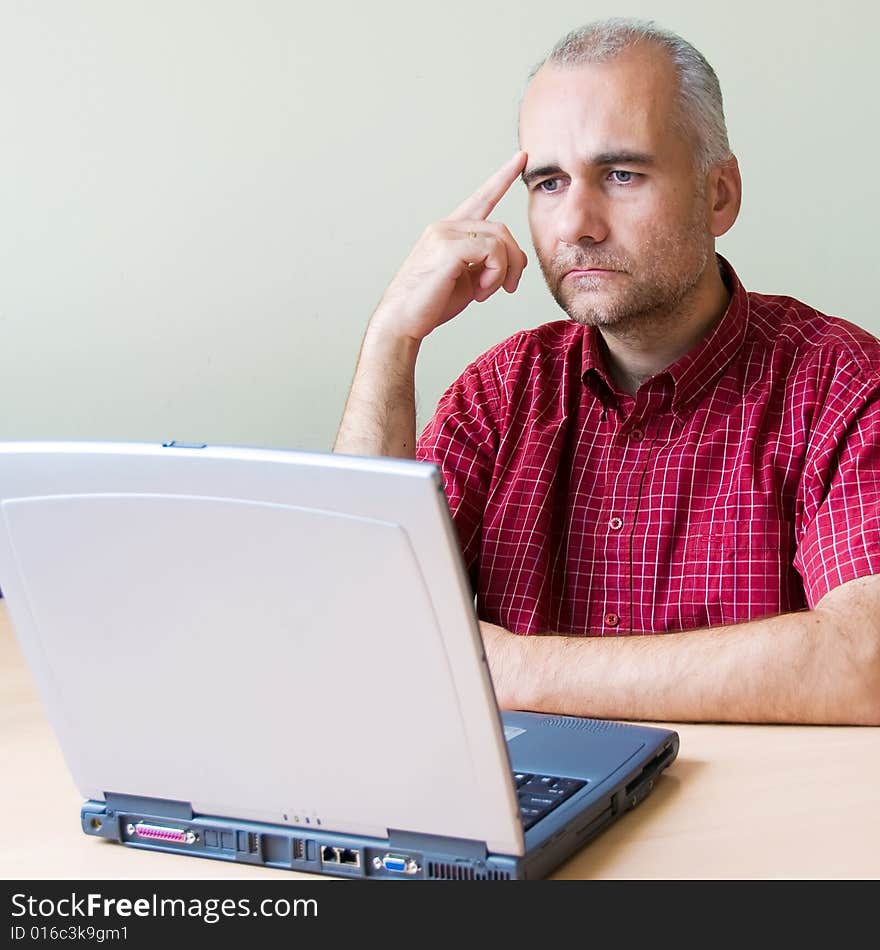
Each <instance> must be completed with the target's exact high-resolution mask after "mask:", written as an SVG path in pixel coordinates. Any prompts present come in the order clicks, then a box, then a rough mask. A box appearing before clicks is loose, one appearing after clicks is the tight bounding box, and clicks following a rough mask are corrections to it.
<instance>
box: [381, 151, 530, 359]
mask: <svg viewBox="0 0 880 950" xmlns="http://www.w3.org/2000/svg"><path fill="white" fill-rule="evenodd" d="M526 158H527V155H526V153H525V152H517V153H516V154H515V155H514V156H513V157H512V158H510V159H509V160H508V161H507V162H505V163H504V164H503V165H502V166H501V168H499V169H498V171H497V172H495V174H494V175H492V176H491V177H490V178H489V179H488V180H487V181H486V182H485V183H484V184H483V185H482V187H480V188H478V189H477V191H475V192H474V194H472V195H471V196H470V197H469V198H467V199H465V201H463V202H462V203H461V204H460V205H459V206H458V207H457V208H456V209H455V211H453V212H452V214H450V215H449V217H448V218H445V219H444V220H442V221H439V222H436V223H434V224H431V225H429V226H428V227H427V228H426V230H425V232H424V233H423V234H422V236H421V238H419V240H418V242H417V243H416V245H415V247H414V248H413V249H412V251H411V252H410V254H409V256H408V257H407V259H406V260H405V261H404V263H403V266H402V267H401V269H400V270H399V271H398V273H397V275H396V276H395V277H394V279H393V280H392V281H391V283H390V284H389V286H388V289H387V290H386V291H385V294H384V295H383V297H382V301H381V302H380V304H379V307H378V308H377V309H376V313H375V314H374V315H373V319H372V320H371V325H372V327H373V328H374V330H376V329H378V330H380V331H382V332H388V331H389V330H390V331H391V332H393V334H394V335H396V336H405V337H410V338H411V339H413V340H416V341H421V340H422V339H424V338H425V337H426V336H427V335H428V334H429V333H430V332H431V331H432V330H434V329H435V328H436V327H438V326H440V325H441V324H443V323H446V322H447V321H448V320H451V319H452V318H453V317H454V316H456V315H457V314H459V313H461V311H462V310H464V308H465V307H466V306H467V305H468V304H469V303H471V302H472V301H474V300H476V301H479V302H482V301H484V300H487V299H488V298H489V297H491V296H492V294H494V293H495V291H497V290H498V289H499V288H500V287H503V288H504V289H505V290H506V291H507V292H508V293H510V294H512V293H513V292H514V291H515V290H516V288H517V286H518V285H519V281H520V277H522V272H523V269H524V268H525V266H526V264H527V263H528V258H527V257H526V255H525V254H524V253H523V251H522V249H521V248H520V246H519V245H518V244H517V243H516V241H515V240H514V239H513V235H511V233H510V231H508V230H507V228H506V227H505V226H504V225H503V224H499V223H496V222H494V221H489V220H488V217H489V215H490V214H491V213H492V210H493V209H494V208H495V206H496V205H497V204H498V202H499V201H500V200H501V199H502V198H503V197H504V195H505V194H506V193H507V191H508V189H509V188H510V186H511V185H512V184H513V183H514V181H516V179H517V178H518V177H519V175H520V174H521V172H522V170H523V168H524V167H525V163H526Z"/></svg>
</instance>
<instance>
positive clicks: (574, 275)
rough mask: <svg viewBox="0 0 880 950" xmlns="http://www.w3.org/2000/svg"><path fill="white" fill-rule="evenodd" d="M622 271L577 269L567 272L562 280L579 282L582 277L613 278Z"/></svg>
mask: <svg viewBox="0 0 880 950" xmlns="http://www.w3.org/2000/svg"><path fill="white" fill-rule="evenodd" d="M619 273H621V272H620V271H617V270H609V269H608V268H605V267H575V268H572V269H571V270H568V271H566V272H565V273H564V274H563V275H562V279H563V280H565V279H566V278H571V279H572V280H577V279H579V278H582V277H611V276H612V275H613V274H619Z"/></svg>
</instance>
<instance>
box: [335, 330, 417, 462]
mask: <svg viewBox="0 0 880 950" xmlns="http://www.w3.org/2000/svg"><path fill="white" fill-rule="evenodd" d="M418 351H419V341H418V340H415V339H412V338H411V337H406V336H399V335H393V334H391V333H388V332H385V331H384V330H383V329H382V328H381V327H379V326H378V325H376V324H375V323H371V325H370V327H369V328H368V329H367V333H366V335H365V337H364V342H363V345H362V347H361V353H360V357H359V359H358V364H357V369H356V370H355V375H354V381H353V382H352V385H351V390H350V392H349V395H348V399H347V401H346V404H345V410H344V412H343V415H342V422H341V423H340V426H339V431H338V433H337V435H336V441H335V443H334V445H333V451H334V452H342V453H346V454H349V455H384V456H393V457H396V458H414V457H415V442H416V407H415V366H416V358H417V356H418Z"/></svg>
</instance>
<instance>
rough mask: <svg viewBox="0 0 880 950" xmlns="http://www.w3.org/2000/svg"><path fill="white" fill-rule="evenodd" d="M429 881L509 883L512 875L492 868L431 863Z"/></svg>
mask: <svg viewBox="0 0 880 950" xmlns="http://www.w3.org/2000/svg"><path fill="white" fill-rule="evenodd" d="M428 879H429V880H434V881H438V880H444V881H509V880H510V873H509V872H508V871H495V870H492V869H491V868H472V867H470V866H469V865H467V864H450V863H448V862H444V861H429V862H428Z"/></svg>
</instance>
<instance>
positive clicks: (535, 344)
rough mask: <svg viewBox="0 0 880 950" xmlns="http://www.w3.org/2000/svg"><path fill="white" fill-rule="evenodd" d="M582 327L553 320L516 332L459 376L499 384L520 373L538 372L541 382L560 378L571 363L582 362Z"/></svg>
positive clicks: (491, 348)
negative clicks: (488, 379)
mask: <svg viewBox="0 0 880 950" xmlns="http://www.w3.org/2000/svg"><path fill="white" fill-rule="evenodd" d="M583 341H584V328H583V327H582V326H580V325H579V324H576V323H573V322H572V321H571V320H556V321H554V322H552V323H544V324H541V325H540V326H537V327H533V328H531V329H528V330H520V331H519V332H517V333H514V334H513V335H512V336H509V337H508V338H507V339H506V340H502V341H501V342H500V343H496V344H495V345H494V346H492V347H490V348H489V349H488V350H486V352H485V353H482V354H481V355H480V356H478V357H477V358H476V359H475V360H474V361H473V362H472V363H471V364H470V365H469V366H468V367H467V368H466V369H465V371H464V373H463V374H462V375H463V377H467V376H468V375H472V374H477V375H479V376H486V375H487V374H489V375H492V376H494V377H495V378H496V380H497V381H498V382H499V383H500V384H504V383H505V382H506V381H509V380H512V379H516V378H517V377H518V376H519V375H520V374H521V373H522V372H523V371H525V372H526V373H532V372H533V371H536V370H538V369H540V372H541V377H542V379H544V380H545V381H546V380H550V379H552V378H553V377H555V376H558V375H562V374H563V373H564V372H565V370H566V368H567V367H568V366H569V364H570V363H571V362H572V361H575V362H576V364H577V365H578V366H579V365H580V363H581V360H582V353H583Z"/></svg>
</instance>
